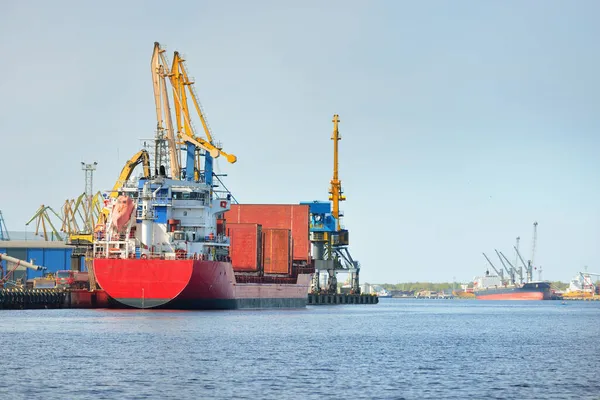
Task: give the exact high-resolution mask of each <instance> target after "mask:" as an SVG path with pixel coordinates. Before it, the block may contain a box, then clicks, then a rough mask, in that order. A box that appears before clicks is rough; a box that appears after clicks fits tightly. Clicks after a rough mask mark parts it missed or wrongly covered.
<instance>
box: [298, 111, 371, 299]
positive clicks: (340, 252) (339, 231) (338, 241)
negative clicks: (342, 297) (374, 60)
mask: <svg viewBox="0 0 600 400" xmlns="http://www.w3.org/2000/svg"><path fill="white" fill-rule="evenodd" d="M332 122H333V133H332V135H331V140H333V178H332V179H331V181H330V188H329V202H324V201H313V202H303V203H301V204H307V205H308V206H309V210H310V240H311V243H312V249H313V251H312V253H313V259H314V261H315V271H316V273H315V275H314V277H313V282H312V285H311V286H312V287H311V291H312V292H321V291H322V290H324V291H325V292H326V293H329V294H334V293H336V292H337V273H338V272H346V273H348V274H350V292H351V293H354V294H360V283H359V273H360V263H359V262H358V261H356V260H354V259H353V258H352V256H351V254H350V251H349V250H348V244H349V240H348V231H347V230H346V229H343V228H342V225H341V221H340V220H341V218H342V217H343V214H342V212H341V211H340V202H341V201H345V200H346V197H345V196H344V194H343V191H342V182H341V180H340V178H339V158H338V154H339V148H338V142H339V141H340V140H341V139H342V137H341V135H340V133H339V122H340V118H339V115H338V114H335V115H334V116H333V119H332ZM321 271H326V272H327V284H326V288H323V289H322V288H321V282H320V275H321V274H320V272H321Z"/></svg>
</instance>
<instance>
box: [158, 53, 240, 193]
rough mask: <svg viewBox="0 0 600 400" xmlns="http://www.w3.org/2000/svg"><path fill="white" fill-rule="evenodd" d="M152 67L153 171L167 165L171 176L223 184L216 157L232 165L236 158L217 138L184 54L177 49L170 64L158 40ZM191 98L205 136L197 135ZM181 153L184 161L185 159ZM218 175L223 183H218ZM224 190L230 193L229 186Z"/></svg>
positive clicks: (212, 185)
mask: <svg viewBox="0 0 600 400" xmlns="http://www.w3.org/2000/svg"><path fill="white" fill-rule="evenodd" d="M169 64H171V65H170V67H169ZM151 66H152V80H153V85H154V100H155V105H156V117H157V135H156V137H157V138H158V140H157V141H156V146H155V149H154V164H155V165H154V170H155V171H156V172H158V171H160V168H164V170H165V173H169V174H170V177H171V178H172V179H180V180H187V181H195V182H204V183H206V184H208V185H210V186H211V187H213V188H216V187H219V186H223V187H224V185H223V183H222V181H221V180H220V179H219V176H217V175H216V174H215V173H214V167H213V165H214V160H215V159H217V158H219V157H221V156H222V157H224V158H225V159H226V160H227V161H228V162H229V163H231V164H233V163H235V162H236V161H237V157H236V156H235V155H233V154H230V153H227V152H225V151H224V150H223V147H222V145H221V143H220V142H217V141H216V140H215V138H214V134H213V132H212V130H211V128H210V125H209V124H208V121H207V118H206V113H205V111H204V109H203V108H202V104H201V103H200V100H199V99H198V95H197V93H196V90H195V88H194V82H195V81H194V79H192V78H191V77H190V76H189V74H188V72H187V67H186V63H185V59H184V57H183V56H182V55H181V54H180V53H179V52H177V51H175V52H174V54H173V62H172V63H169V60H168V58H167V56H166V55H165V50H164V49H163V48H161V46H160V44H159V43H158V42H155V43H154V52H153V55H152V61H151ZM167 83H169V84H170V86H171V89H172V94H173V108H174V113H175V125H176V128H175V127H174V126H173V119H172V116H171V105H170V103H169V96H168V85H167ZM188 99H191V102H192V103H193V107H194V109H195V110H196V113H197V115H198V118H199V119H200V122H201V124H202V128H203V132H204V135H205V137H201V136H200V135H199V134H198V130H197V129H196V128H195V127H194V125H193V123H192V119H191V112H190V108H191V107H190V106H189V103H188ZM182 153H183V157H185V164H184V163H183V162H182ZM202 158H204V163H202ZM202 164H204V165H202ZM202 167H204V168H202ZM167 171H168V172H167ZM157 175H158V173H157ZM215 177H216V178H217V181H219V183H220V184H221V185H219V184H217V183H216V182H215V180H214V178H215ZM215 191H219V190H215ZM225 191H226V192H227V194H229V195H230V196H231V193H230V192H229V191H228V190H227V189H226V188H225Z"/></svg>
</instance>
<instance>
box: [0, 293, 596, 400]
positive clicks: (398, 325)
mask: <svg viewBox="0 0 600 400" xmlns="http://www.w3.org/2000/svg"><path fill="white" fill-rule="evenodd" d="M0 360H1V361H0V366H1V368H0V380H1V382H2V384H1V385H0V399H11V400H12V399H429V398H431V399H434V398H435V399H461V400H464V399H466V398H470V399H600V373H599V372H600V302H568V303H566V304H562V303H561V302H559V301H538V302H535V301H531V302H501V301H488V302H486V301H476V300H415V299H381V302H380V303H379V304H378V305H345V306H343V305H338V306H309V307H307V308H306V309H301V310H260V311H210V312H206V311H196V312H194V311H186V312H179V311H139V310H128V311H123V310H26V311H0Z"/></svg>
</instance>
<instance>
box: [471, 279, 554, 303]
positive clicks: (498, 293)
mask: <svg viewBox="0 0 600 400" xmlns="http://www.w3.org/2000/svg"><path fill="white" fill-rule="evenodd" d="M473 293H474V294H475V297H476V298H477V299H479V300H550V299H552V289H551V287H550V282H545V281H539V282H535V281H532V282H527V283H524V284H516V285H505V284H503V281H502V279H501V278H500V277H498V276H495V275H489V274H488V275H486V276H480V277H476V278H475V279H474V281H473Z"/></svg>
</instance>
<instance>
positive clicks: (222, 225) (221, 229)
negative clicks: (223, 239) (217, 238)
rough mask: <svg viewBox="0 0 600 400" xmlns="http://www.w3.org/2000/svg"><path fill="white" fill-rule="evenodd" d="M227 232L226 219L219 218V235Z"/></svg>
mask: <svg viewBox="0 0 600 400" xmlns="http://www.w3.org/2000/svg"><path fill="white" fill-rule="evenodd" d="M224 234H225V220H224V219H222V218H219V219H217V235H224Z"/></svg>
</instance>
